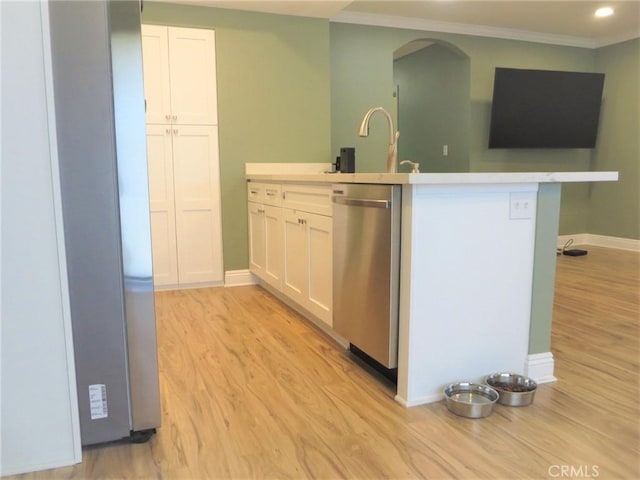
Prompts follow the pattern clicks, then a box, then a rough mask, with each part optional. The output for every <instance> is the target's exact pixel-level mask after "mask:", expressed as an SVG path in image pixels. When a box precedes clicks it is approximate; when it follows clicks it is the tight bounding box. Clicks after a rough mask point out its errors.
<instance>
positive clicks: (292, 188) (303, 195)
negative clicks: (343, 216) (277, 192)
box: [282, 183, 333, 217]
mask: <svg viewBox="0 0 640 480" xmlns="http://www.w3.org/2000/svg"><path fill="white" fill-rule="evenodd" d="M331 195H332V189H331V185H299V184H295V183H293V184H288V183H285V184H283V185H282V206H283V207H286V208H291V209H294V210H301V211H303V212H310V213H317V214H319V215H326V216H328V217H330V216H331V215H332V211H333V205H332V203H331Z"/></svg>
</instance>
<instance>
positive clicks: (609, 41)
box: [595, 32, 640, 48]
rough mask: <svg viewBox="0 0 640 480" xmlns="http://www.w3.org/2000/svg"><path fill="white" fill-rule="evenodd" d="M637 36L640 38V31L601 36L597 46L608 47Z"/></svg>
mask: <svg viewBox="0 0 640 480" xmlns="http://www.w3.org/2000/svg"><path fill="white" fill-rule="evenodd" d="M636 38H640V32H625V33H621V34H618V35H614V36H611V37H605V38H600V39H598V40H597V41H596V46H595V48H600V47H606V46H609V45H614V44H616V43H622V42H626V41H627V40H635V39H636Z"/></svg>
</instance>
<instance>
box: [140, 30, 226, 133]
mask: <svg viewBox="0 0 640 480" xmlns="http://www.w3.org/2000/svg"><path fill="white" fill-rule="evenodd" d="M142 49H143V52H144V78H145V99H146V102H147V123H158V124H166V123H175V124H180V125H217V124H218V113H217V112H218V106H217V104H218V100H217V90H216V56H215V32H214V31H213V30H204V29H199V28H178V27H165V26H158V25H142Z"/></svg>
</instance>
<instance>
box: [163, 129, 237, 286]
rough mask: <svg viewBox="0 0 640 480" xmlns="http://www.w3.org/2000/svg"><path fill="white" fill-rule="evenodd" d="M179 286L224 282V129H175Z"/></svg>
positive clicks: (174, 166) (174, 157)
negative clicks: (220, 157)
mask: <svg viewBox="0 0 640 480" xmlns="http://www.w3.org/2000/svg"><path fill="white" fill-rule="evenodd" d="M172 134H173V170H174V185H175V206H176V233H177V238H178V242H177V244H178V266H179V268H178V281H179V283H197V282H212V281H215V282H218V281H222V280H223V278H224V275H223V265H222V248H221V245H222V232H221V225H222V222H221V213H220V178H219V175H220V174H219V166H218V163H219V161H218V127H215V126H196V125H180V126H176V125H174V126H173V127H172Z"/></svg>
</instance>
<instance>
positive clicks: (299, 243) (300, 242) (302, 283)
mask: <svg viewBox="0 0 640 480" xmlns="http://www.w3.org/2000/svg"><path fill="white" fill-rule="evenodd" d="M282 212H283V221H284V237H283V244H284V248H283V252H284V262H283V272H282V289H283V291H284V292H285V293H286V294H287V295H289V296H290V297H291V298H292V299H294V300H296V301H297V302H298V303H300V304H301V305H306V303H305V298H306V294H307V272H308V269H307V260H306V259H307V232H306V227H305V225H304V224H303V223H302V219H301V217H300V215H299V214H298V212H296V211H295V210H292V209H289V208H284V209H282Z"/></svg>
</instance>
